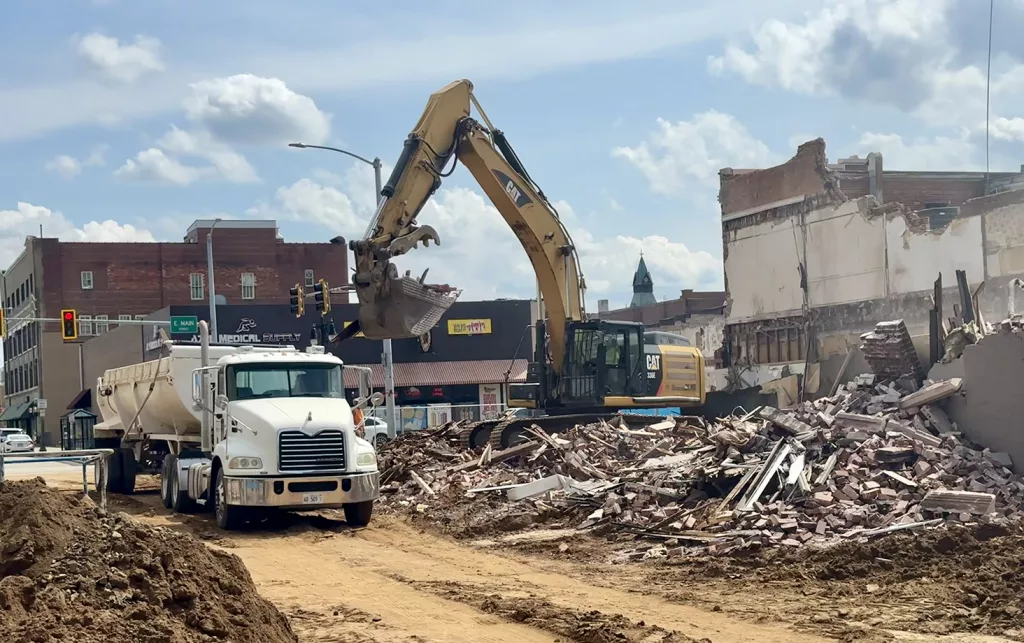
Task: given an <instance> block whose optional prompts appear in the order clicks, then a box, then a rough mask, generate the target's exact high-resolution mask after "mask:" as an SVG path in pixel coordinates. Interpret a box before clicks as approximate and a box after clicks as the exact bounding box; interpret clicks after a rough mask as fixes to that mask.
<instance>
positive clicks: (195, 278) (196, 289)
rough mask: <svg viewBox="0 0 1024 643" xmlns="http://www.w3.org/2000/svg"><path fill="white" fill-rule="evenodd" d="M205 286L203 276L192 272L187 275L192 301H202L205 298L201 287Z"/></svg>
mask: <svg viewBox="0 0 1024 643" xmlns="http://www.w3.org/2000/svg"><path fill="white" fill-rule="evenodd" d="M204 284H205V279H204V275H203V273H201V272H193V273H192V274H191V275H189V285H190V286H191V288H190V290H191V293H192V301H202V300H203V299H204V298H205V294H204V289H203V285H204Z"/></svg>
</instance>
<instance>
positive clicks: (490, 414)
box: [373, 404, 508, 432]
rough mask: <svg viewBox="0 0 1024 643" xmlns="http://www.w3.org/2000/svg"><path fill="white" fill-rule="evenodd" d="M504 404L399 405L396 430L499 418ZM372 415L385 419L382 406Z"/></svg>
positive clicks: (411, 429)
mask: <svg viewBox="0 0 1024 643" xmlns="http://www.w3.org/2000/svg"><path fill="white" fill-rule="evenodd" d="M507 408H508V407H507V406H506V405H504V404H425V405H420V406H399V407H398V417H399V419H400V425H399V426H398V428H397V430H398V431H399V432H402V431H419V430H421V429H428V428H431V427H435V426H440V425H442V424H444V423H445V422H454V421H462V422H478V421H480V420H490V419H497V418H499V417H500V416H501V415H502V414H503V413H504V412H505V411H506V410H507ZM373 415H375V416H377V417H379V418H381V419H383V420H385V421H386V420H387V417H386V416H385V413H384V408H383V407H377V408H376V409H375V410H374V413H373Z"/></svg>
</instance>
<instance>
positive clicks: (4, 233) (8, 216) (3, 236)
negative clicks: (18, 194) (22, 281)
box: [0, 202, 155, 268]
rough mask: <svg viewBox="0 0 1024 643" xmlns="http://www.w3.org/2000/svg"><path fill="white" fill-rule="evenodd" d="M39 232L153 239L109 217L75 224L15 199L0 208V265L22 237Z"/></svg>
mask: <svg viewBox="0 0 1024 643" xmlns="http://www.w3.org/2000/svg"><path fill="white" fill-rule="evenodd" d="M39 226H42V227H43V235H45V236H46V237H57V238H59V239H61V240H62V241H98V242H112V241H155V239H154V237H153V234H152V233H151V232H149V231H148V230H144V229H141V228H137V227H135V226H133V225H128V224H124V225H122V224H119V223H117V222H116V221H112V220H110V219H108V220H106V221H90V222H88V223H86V224H85V225H83V226H81V227H78V226H76V225H75V224H74V223H72V222H71V221H69V220H68V219H67V218H66V217H65V216H64V215H62V214H61V213H60V212H55V211H53V210H50V209H49V208H45V207H43V206H40V205H33V204H31V203H24V202H19V203H18V205H17V208H16V209H14V210H0V266H3V267H5V268H6V267H7V266H9V265H11V263H12V262H13V261H14V260H15V259H16V258H17V257H18V255H19V254H21V251H22V250H23V249H24V248H25V237H27V236H30V235H31V236H38V235H39Z"/></svg>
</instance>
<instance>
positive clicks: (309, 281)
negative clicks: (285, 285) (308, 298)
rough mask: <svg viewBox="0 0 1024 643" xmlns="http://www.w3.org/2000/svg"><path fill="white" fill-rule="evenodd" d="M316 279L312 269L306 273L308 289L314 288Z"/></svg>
mask: <svg viewBox="0 0 1024 643" xmlns="http://www.w3.org/2000/svg"><path fill="white" fill-rule="evenodd" d="M315 278H316V277H315V275H314V273H313V269H312V268H310V269H309V270H307V271H306V288H312V287H313V286H315V285H316V281H315Z"/></svg>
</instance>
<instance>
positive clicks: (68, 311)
mask: <svg viewBox="0 0 1024 643" xmlns="http://www.w3.org/2000/svg"><path fill="white" fill-rule="evenodd" d="M60 336H61V338H62V339H63V340H64V341H68V340H71V339H78V313H77V312H76V311H75V310H74V309H73V308H65V309H64V310H62V311H60Z"/></svg>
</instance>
